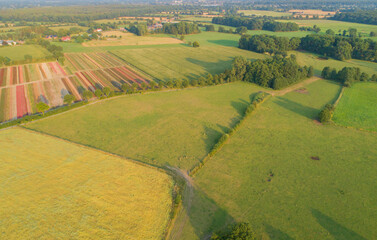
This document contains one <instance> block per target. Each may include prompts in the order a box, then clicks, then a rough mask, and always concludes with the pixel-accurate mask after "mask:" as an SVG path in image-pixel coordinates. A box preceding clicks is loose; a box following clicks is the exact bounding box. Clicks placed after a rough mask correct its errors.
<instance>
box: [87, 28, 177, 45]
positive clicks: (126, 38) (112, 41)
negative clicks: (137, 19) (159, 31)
mask: <svg viewBox="0 0 377 240" xmlns="http://www.w3.org/2000/svg"><path fill="white" fill-rule="evenodd" d="M102 35H104V36H106V35H108V36H111V35H115V36H121V37H122V38H121V39H118V38H107V40H92V41H89V42H85V43H83V44H82V45H83V46H84V47H104V46H122V45H158V44H180V43H182V41H181V40H179V39H177V38H172V37H151V36H136V35H135V34H133V33H123V32H120V31H109V32H103V33H102Z"/></svg>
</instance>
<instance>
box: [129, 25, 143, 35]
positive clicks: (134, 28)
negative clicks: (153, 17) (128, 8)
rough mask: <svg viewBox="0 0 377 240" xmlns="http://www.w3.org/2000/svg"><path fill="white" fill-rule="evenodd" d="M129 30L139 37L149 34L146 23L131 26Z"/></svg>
mask: <svg viewBox="0 0 377 240" xmlns="http://www.w3.org/2000/svg"><path fill="white" fill-rule="evenodd" d="M127 30H128V31H129V32H132V33H134V34H136V35H138V36H144V35H145V34H147V33H148V27H147V25H146V24H144V23H139V24H137V25H134V24H130V26H129V27H128V29H127Z"/></svg>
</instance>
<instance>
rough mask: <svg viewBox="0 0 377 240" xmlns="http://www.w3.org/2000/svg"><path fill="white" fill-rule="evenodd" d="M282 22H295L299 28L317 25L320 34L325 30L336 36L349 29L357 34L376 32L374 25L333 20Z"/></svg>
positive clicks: (376, 28) (376, 27)
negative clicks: (330, 30) (355, 30)
mask: <svg viewBox="0 0 377 240" xmlns="http://www.w3.org/2000/svg"><path fill="white" fill-rule="evenodd" d="M279 21H282V22H295V23H297V24H298V25H299V26H300V27H312V26H314V25H317V26H318V27H319V28H321V32H326V30H327V29H332V30H333V31H334V32H335V33H336V34H338V33H339V32H338V31H339V30H340V31H341V32H340V33H343V30H347V31H348V29H349V28H356V29H357V31H358V32H361V33H365V34H369V33H370V32H371V31H374V32H377V26H376V25H370V24H362V23H351V22H343V21H335V20H325V19H313V20H295V19H294V20H279Z"/></svg>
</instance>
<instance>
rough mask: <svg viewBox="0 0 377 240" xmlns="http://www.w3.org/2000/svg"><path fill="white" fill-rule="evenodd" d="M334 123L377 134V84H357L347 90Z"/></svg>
mask: <svg viewBox="0 0 377 240" xmlns="http://www.w3.org/2000/svg"><path fill="white" fill-rule="evenodd" d="M333 121H334V122H335V123H336V124H339V125H341V126H346V127H348V126H350V127H355V128H358V129H365V130H370V131H375V132H377V83H356V84H354V85H353V86H352V87H350V88H346V89H345V91H344V94H343V96H342V98H341V99H340V102H339V103H338V105H337V106H336V109H335V112H334V116H333Z"/></svg>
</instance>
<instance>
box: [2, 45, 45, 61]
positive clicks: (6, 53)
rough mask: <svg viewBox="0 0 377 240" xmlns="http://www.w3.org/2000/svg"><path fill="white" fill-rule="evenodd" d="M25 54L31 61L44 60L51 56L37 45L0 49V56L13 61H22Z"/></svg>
mask: <svg viewBox="0 0 377 240" xmlns="http://www.w3.org/2000/svg"><path fill="white" fill-rule="evenodd" d="M26 54H28V55H31V56H32V57H33V59H40V58H45V57H47V56H50V55H51V54H50V53H49V52H48V51H47V50H46V49H45V48H43V47H41V46H38V45H19V46H9V47H0V56H3V57H8V58H10V59H11V60H14V61H18V60H24V59H25V55H26Z"/></svg>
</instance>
